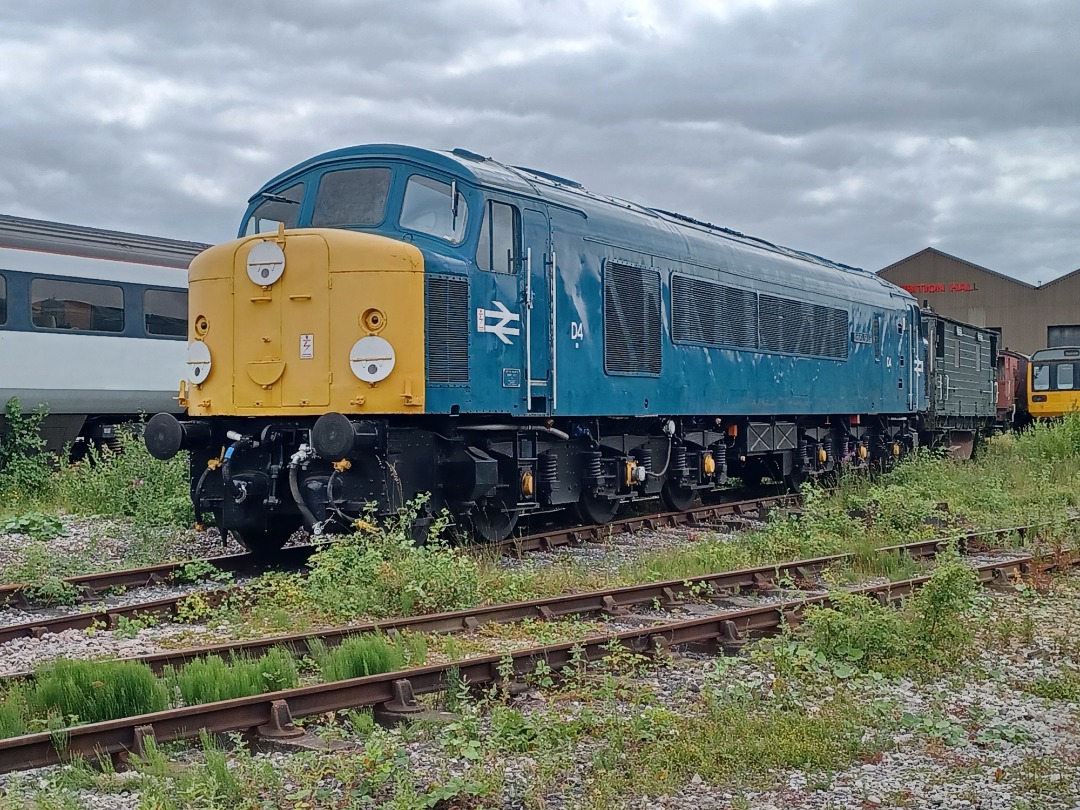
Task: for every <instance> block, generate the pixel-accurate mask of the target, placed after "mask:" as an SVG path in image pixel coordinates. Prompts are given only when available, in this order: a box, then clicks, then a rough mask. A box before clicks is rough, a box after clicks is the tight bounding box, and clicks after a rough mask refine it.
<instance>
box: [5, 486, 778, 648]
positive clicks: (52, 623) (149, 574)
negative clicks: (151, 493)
mask: <svg viewBox="0 0 1080 810" xmlns="http://www.w3.org/2000/svg"><path fill="white" fill-rule="evenodd" d="M791 502H792V496H791V495H775V496H768V497H757V498H752V499H749V500H741V501H731V502H727V503H717V504H711V505H708V506H699V507H696V508H694V509H690V510H687V511H686V512H662V513H659V514H652V515H640V516H631V517H625V518H620V519H617V520H614V521H612V522H611V523H608V524H605V525H602V526H599V525H596V526H572V527H563V528H555V529H545V530H543V531H540V532H536V533H534V534H529V535H524V536H522V537H516V538H511V539H508V540H505V541H503V542H502V543H499V544H495V545H485V546H482V547H477V548H480V549H483V550H487V549H497V550H501V551H502V552H503V553H507V554H517V555H522V554H527V553H531V552H536V551H547V550H550V549H553V548H557V547H559V546H563V545H569V544H575V543H586V542H597V541H601V540H603V539H604V538H607V537H610V536H612V535H614V534H619V533H623V532H635V531H642V530H651V529H657V528H661V527H679V526H710V525H714V521H716V520H717V519H719V518H722V517H725V516H732V515H734V516H746V515H750V514H753V515H756V516H758V517H764V516H765V515H766V514H767V513H768V511H769V510H770V509H775V508H777V507H780V506H783V505H788V504H790V503H791ZM317 550H318V546H292V547H289V548H286V549H283V550H282V552H281V555H280V557H279V558H277V559H276V560H275V561H274V566H273V567H274V568H275V569H278V568H285V569H292V570H295V569H297V568H302V567H303V566H304V565H305V564H306V563H307V561H308V559H309V558H310V557H311V555H312V554H314V553H315V552H316V551H317ZM193 562H200V563H209V564H211V565H213V566H214V567H215V568H217V569H218V570H220V571H224V572H227V573H230V574H232V575H234V576H247V575H254V574H258V573H262V572H265V571H266V570H267V568H268V566H267V565H266V562H265V561H264V560H260V559H259V558H258V557H256V556H254V555H252V554H233V555H229V556H223V557H211V558H209V559H206V560H199V561H193V560H189V561H185V562H179V563H166V564H162V565H154V566H149V567H145V568H133V569H128V570H121V571H105V572H101V573H96V574H86V575H83V576H78V577H71V578H69V579H67V580H65V582H68V583H69V584H71V585H72V586H74V587H76V588H78V589H79V591H80V601H81V602H84V603H85V602H87V601H90V600H92V599H95V598H101V597H105V596H107V595H108V594H109V593H110V592H115V591H116V590H118V589H130V588H139V587H148V586H153V585H163V584H170V583H174V580H175V577H176V575H177V574H178V573H180V572H181V571H183V570H184V567H185V566H186V565H190V564H191V563H193ZM25 589H26V586H25V585H4V586H0V605H4V606H6V607H19V608H20V609H23V610H29V609H32V608H31V602H30V600H29V599H28V597H27V594H26V590H25ZM236 591H237V588H236V587H223V588H217V589H213V590H208V591H202V592H201V594H202V597H203V599H205V600H206V602H207V604H208V605H209V606H211V607H213V606H215V605H217V604H220V603H221V602H222V601H223V600H224V599H226V598H227V597H228V596H229V595H231V594H233V593H236ZM188 596H189V594H187V593H184V594H174V595H170V596H164V597H160V598H156V599H153V600H148V601H145V602H138V603H131V604H124V605H114V606H105V607H102V608H99V609H97V610H92V611H82V612H78V613H69V614H65V615H59V616H46V615H42V616H41V617H40V618H34V619H30V620H28V621H25V622H20V623H18V624H11V625H7V626H0V644H3V643H5V642H8V641H11V640H13V639H17V638H40V637H41V636H43V635H45V634H47V633H60V632H63V631H64V630H85V629H87V628H90V627H103V628H106V629H115V628H116V627H117V626H118V625H119V622H120V620H121V619H138V618H147V617H152V618H155V619H171V618H174V617H175V616H176V613H177V610H178V608H179V606H180V605H181V604H182V603H183V601H184V599H186V598H187V597H188Z"/></svg>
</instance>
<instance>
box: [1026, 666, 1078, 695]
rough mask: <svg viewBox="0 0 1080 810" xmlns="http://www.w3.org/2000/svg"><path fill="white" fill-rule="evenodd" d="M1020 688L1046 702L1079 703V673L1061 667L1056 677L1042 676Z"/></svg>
mask: <svg viewBox="0 0 1080 810" xmlns="http://www.w3.org/2000/svg"><path fill="white" fill-rule="evenodd" d="M1019 686H1020V688H1021V689H1023V690H1024V691H1026V692H1030V693H1031V694H1033V695H1037V696H1038V697H1041V698H1046V699H1047V700H1067V701H1073V702H1080V671H1077V670H1074V669H1070V668H1068V667H1065V666H1062V667H1061V670H1060V671H1059V672H1058V674H1057V675H1044V676H1042V677H1040V678H1037V679H1036V680H1034V681H1031V682H1030V683H1021V684H1019Z"/></svg>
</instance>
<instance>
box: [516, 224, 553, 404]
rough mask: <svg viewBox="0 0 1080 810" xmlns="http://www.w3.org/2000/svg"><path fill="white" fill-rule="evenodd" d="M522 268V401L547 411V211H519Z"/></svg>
mask: <svg viewBox="0 0 1080 810" xmlns="http://www.w3.org/2000/svg"><path fill="white" fill-rule="evenodd" d="M521 220H522V237H523V242H524V261H523V266H524V272H523V273H522V274H521V284H522V291H521V292H522V307H521V308H522V311H523V315H524V321H525V323H524V331H525V340H524V341H523V343H524V349H525V352H524V353H525V357H524V361H525V369H524V372H525V373H524V378H525V402H526V407H527V408H528V410H529V413H550V412H551V409H552V405H553V399H554V397H555V392H554V390H553V387H552V382H553V379H554V378H553V376H552V363H553V359H554V358H553V355H552V351H553V343H552V334H553V333H552V328H551V317H552V313H551V305H552V300H553V297H552V294H551V288H552V282H553V280H554V277H555V276H554V273H555V268H554V264H553V262H552V256H551V231H550V228H549V225H548V218H547V214H546V213H544V212H543V211H538V210H536V209H532V208H526V209H524V210H523V211H522V217H521Z"/></svg>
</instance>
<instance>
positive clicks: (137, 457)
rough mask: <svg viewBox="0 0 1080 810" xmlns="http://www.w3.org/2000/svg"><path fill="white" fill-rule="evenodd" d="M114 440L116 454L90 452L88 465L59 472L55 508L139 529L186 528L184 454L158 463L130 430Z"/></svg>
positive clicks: (190, 515) (187, 502) (187, 505)
mask: <svg viewBox="0 0 1080 810" xmlns="http://www.w3.org/2000/svg"><path fill="white" fill-rule="evenodd" d="M118 436H119V439H120V447H121V452H119V453H114V452H112V451H111V450H108V449H103V450H101V451H100V452H98V451H92V452H95V456H94V459H93V463H92V464H91V463H89V462H88V461H84V462H80V463H78V464H73V465H71V466H70V467H66V468H64V469H62V470H60V472H59V474H58V476H57V480H56V486H57V498H58V500H59V502H60V504H61V505H63V506H65V507H66V508H67V509H68V510H69V511H71V512H74V513H77V514H84V515H87V514H89V515H106V516H115V517H126V518H131V519H133V520H134V521H135V522H136V523H139V524H142V525H144V526H190V525H191V522H192V520H193V518H194V515H193V512H192V508H191V499H190V496H189V490H188V462H187V454H186V453H180V454H178V455H177V456H176V457H175V458H172V459H170V460H169V461H159V460H158V459H155V458H154V457H153V456H151V455H150V453H149V451H148V450H147V449H146V445H145V444H144V443H143V441H142V440H141V439H140V438H139V436H137V435H136V433H135V432H134V431H133V430H126V431H121V432H120V433H119V434H118Z"/></svg>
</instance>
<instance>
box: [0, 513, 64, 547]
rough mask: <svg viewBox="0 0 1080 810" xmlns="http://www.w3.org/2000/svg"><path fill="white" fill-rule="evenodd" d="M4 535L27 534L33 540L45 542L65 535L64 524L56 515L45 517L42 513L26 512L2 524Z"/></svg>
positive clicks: (0, 528) (1, 531) (0, 524)
mask: <svg viewBox="0 0 1080 810" xmlns="http://www.w3.org/2000/svg"><path fill="white" fill-rule="evenodd" d="M0 533H2V534H25V535H27V536H28V537H30V539H31V540H37V541H39V542H44V541H46V540H52V539H53V538H54V537H59V536H60V535H61V534H63V533H64V524H63V522H62V521H61V520H60V518H58V517H56V516H55V515H44V514H42V513H41V512H26V513H24V514H22V515H17V516H15V517H10V518H8V519H7V520H5V521H3V522H0Z"/></svg>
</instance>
